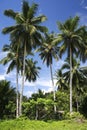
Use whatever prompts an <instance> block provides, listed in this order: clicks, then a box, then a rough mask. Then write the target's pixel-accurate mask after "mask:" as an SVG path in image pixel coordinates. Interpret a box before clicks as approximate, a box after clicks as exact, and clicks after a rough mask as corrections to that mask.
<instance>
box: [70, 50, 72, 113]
mask: <svg viewBox="0 0 87 130" xmlns="http://www.w3.org/2000/svg"><path fill="white" fill-rule="evenodd" d="M70 113H72V49H71V47H70Z"/></svg>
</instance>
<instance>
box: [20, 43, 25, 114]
mask: <svg viewBox="0 0 87 130" xmlns="http://www.w3.org/2000/svg"><path fill="white" fill-rule="evenodd" d="M25 55H26V45H25V47H24V59H23V71H22V85H21V90H20V91H21V92H20V110H19V113H20V116H21V115H22V98H23V89H24V78H25Z"/></svg>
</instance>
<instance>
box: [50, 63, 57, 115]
mask: <svg viewBox="0 0 87 130" xmlns="http://www.w3.org/2000/svg"><path fill="white" fill-rule="evenodd" d="M50 73H51V80H52V88H53V99H54V113H56V105H55V99H56V96H55V86H54V80H53V72H52V64H50Z"/></svg>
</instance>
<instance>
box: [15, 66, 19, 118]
mask: <svg viewBox="0 0 87 130" xmlns="http://www.w3.org/2000/svg"><path fill="white" fill-rule="evenodd" d="M16 70H17V72H16V118H18V117H19V100H18V66H17V69H16Z"/></svg>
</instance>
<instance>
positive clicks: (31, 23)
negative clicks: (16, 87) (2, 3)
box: [3, 1, 47, 115]
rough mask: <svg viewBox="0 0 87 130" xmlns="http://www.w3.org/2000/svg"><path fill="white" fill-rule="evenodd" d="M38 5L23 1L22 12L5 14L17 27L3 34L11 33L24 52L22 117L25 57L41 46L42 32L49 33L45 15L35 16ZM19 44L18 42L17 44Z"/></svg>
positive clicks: (4, 31)
mask: <svg viewBox="0 0 87 130" xmlns="http://www.w3.org/2000/svg"><path fill="white" fill-rule="evenodd" d="M37 9H38V5H37V4H35V3H33V4H32V5H31V6H30V5H29V3H28V2H26V1H23V5H22V12H21V13H19V12H14V11H13V10H6V11H5V12H4V14H5V15H6V16H9V17H11V18H13V19H14V20H15V21H16V25H14V26H10V27H6V28H4V29H3V33H4V34H7V33H10V36H11V39H12V40H15V39H17V40H19V41H20V42H19V45H18V46H19V47H21V48H22V50H24V53H23V54H24V58H23V74H22V75H23V79H22V88H21V96H20V115H21V114H22V105H21V103H22V95H23V88H24V75H25V56H26V55H27V54H28V52H30V51H31V50H32V48H36V47H37V45H40V44H41V39H42V36H41V32H42V33H43V32H44V31H47V28H46V27H44V26H41V23H42V22H43V21H45V20H46V17H45V16H44V15H40V16H35V15H36V13H37ZM16 43H17V42H16Z"/></svg>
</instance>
